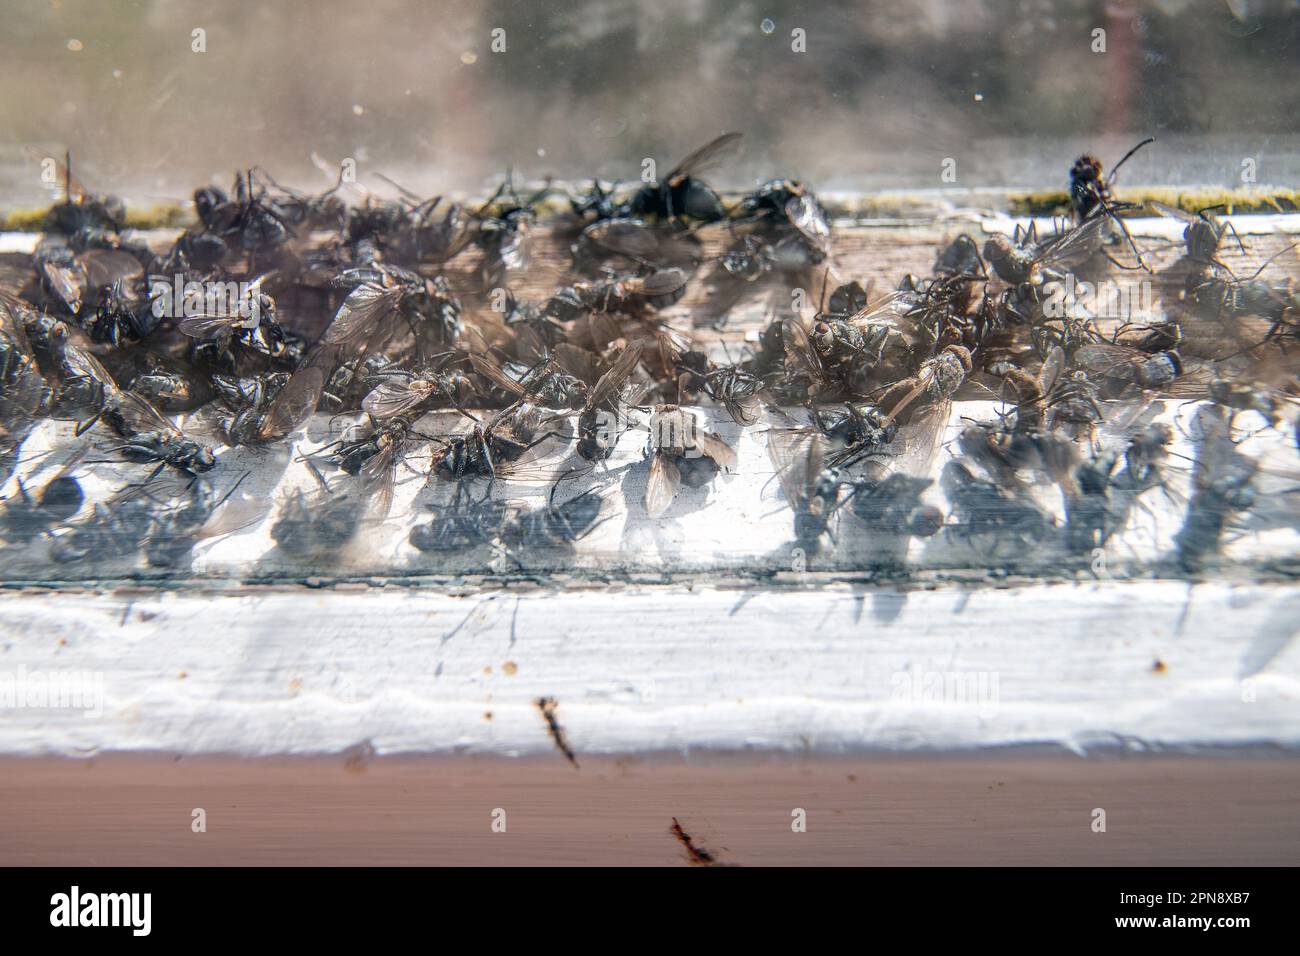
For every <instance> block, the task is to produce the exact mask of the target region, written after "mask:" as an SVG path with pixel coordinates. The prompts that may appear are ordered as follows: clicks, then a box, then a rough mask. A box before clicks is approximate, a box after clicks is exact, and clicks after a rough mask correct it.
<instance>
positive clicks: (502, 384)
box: [469, 355, 528, 398]
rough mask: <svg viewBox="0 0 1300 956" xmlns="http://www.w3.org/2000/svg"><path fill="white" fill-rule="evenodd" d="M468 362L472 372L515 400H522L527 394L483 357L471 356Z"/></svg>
mask: <svg viewBox="0 0 1300 956" xmlns="http://www.w3.org/2000/svg"><path fill="white" fill-rule="evenodd" d="M469 362H470V364H471V365H473V366H474V371H476V372H478V373H479V374H480V375H482V376H483V377H484V378H485V379H487V380H488V381H489V382H491V383H492V384H493V385H495V386H497V388H500V389H501V390H502V391H504V392H506V393H507V394H509V395H513V396H515V397H516V398H523V397H524V396H525V395H527V394H528V390H527V389H526V388H524V387H523V386H522V385H520V384H519V383H518V382H517V381H515V380H514V379H513V378H511V377H510V376H509V375H507V374H506V372H505V369H503V368H502V367H501V366H500V365H498V364H497V363H496V362H494V361H492V360H491V359H489V358H488V357H487V356H484V355H471V356H470V357H469Z"/></svg>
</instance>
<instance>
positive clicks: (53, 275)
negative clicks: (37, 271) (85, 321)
mask: <svg viewBox="0 0 1300 956" xmlns="http://www.w3.org/2000/svg"><path fill="white" fill-rule="evenodd" d="M41 273H42V274H43V275H44V276H45V281H46V282H47V283H48V284H49V286H50V288H51V289H52V290H54V294H55V295H57V296H58V297H59V298H60V299H61V300H62V301H63V304H64V305H66V306H67V307H68V311H69V312H71V313H72V314H73V315H76V314H77V313H79V312H80V311H81V295H82V291H83V286H84V285H85V281H86V277H85V275H83V274H82V272H81V270H80V269H78V268H74V267H73V266H61V265H59V264H57V263H54V262H43V263H41Z"/></svg>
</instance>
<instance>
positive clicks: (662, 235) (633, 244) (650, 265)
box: [572, 216, 699, 277]
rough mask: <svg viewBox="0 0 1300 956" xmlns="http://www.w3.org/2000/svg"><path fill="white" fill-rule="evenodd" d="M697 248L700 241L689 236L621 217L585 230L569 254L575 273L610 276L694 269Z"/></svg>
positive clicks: (605, 220)
mask: <svg viewBox="0 0 1300 956" xmlns="http://www.w3.org/2000/svg"><path fill="white" fill-rule="evenodd" d="M698 246H699V240H698V239H696V238H695V237H694V236H693V235H691V234H689V233H686V232H664V231H662V230H656V229H655V228H654V227H652V226H650V225H649V224H647V223H646V222H644V221H643V220H640V219H632V218H628V217H622V216H620V217H618V218H614V219H603V220H600V221H599V222H593V223H592V224H591V225H589V226H587V227H586V228H584V229H583V230H582V232H581V233H580V234H579V236H578V239H577V241H576V242H574V244H573V249H572V252H573V262H574V265H575V267H576V268H577V269H578V271H580V272H583V273H585V274H586V275H589V276H596V277H610V276H618V275H626V274H628V273H634V272H638V271H648V270H655V269H664V268H670V267H679V268H682V269H686V270H690V269H693V268H694V267H695V264H696V261H697V250H698Z"/></svg>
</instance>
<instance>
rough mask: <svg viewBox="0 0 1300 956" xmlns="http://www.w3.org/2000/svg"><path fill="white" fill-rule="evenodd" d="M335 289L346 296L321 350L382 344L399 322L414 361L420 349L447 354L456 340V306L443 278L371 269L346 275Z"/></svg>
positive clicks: (380, 266)
mask: <svg viewBox="0 0 1300 956" xmlns="http://www.w3.org/2000/svg"><path fill="white" fill-rule="evenodd" d="M334 285H335V286H336V287H337V288H340V289H348V290H350V291H349V292H348V296H347V298H346V299H344V300H343V304H342V305H341V306H340V307H339V310H338V312H337V313H335V315H334V320H333V321H332V322H330V324H329V326H328V327H327V328H326V329H325V332H324V333H323V334H322V335H321V340H320V341H321V344H322V345H325V346H335V347H338V348H341V349H345V350H355V349H357V348H360V347H362V346H363V345H365V344H366V343H367V342H370V341H372V340H375V339H378V340H381V341H382V340H384V339H386V338H388V337H391V336H392V334H393V332H394V331H395V330H394V329H393V328H391V327H390V326H391V323H392V322H394V321H395V320H400V322H403V323H405V324H406V326H407V327H408V328H409V329H410V331H411V334H412V335H413V336H414V337H415V343H416V352H417V358H419V357H421V348H422V346H425V345H430V344H431V345H433V346H435V347H436V348H445V347H447V346H450V345H452V344H454V343H455V342H456V340H457V338H459V336H460V331H461V321H460V311H461V309H460V302H459V301H457V299H456V297H455V296H454V295H452V293H451V289H450V287H449V286H448V285H447V283H446V280H445V279H443V278H442V277H441V276H437V277H435V278H433V279H428V278H425V277H424V276H422V275H419V274H418V273H415V272H410V271H408V270H406V269H402V268H399V267H398V266H393V265H387V264H384V263H380V262H377V263H374V264H373V265H370V266H363V267H360V268H356V269H348V270H345V271H344V272H343V273H342V274H340V275H339V276H338V278H337V279H336V280H335V282H334Z"/></svg>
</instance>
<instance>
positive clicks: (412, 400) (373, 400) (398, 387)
mask: <svg viewBox="0 0 1300 956" xmlns="http://www.w3.org/2000/svg"><path fill="white" fill-rule="evenodd" d="M431 392H432V388H431V387H430V386H429V384H428V383H427V382H420V381H414V382H409V381H396V380H390V381H386V382H380V383H379V384H378V385H376V386H375V387H374V388H373V389H372V390H371V392H370V394H368V395H367V396H366V397H365V398H364V399H362V401H361V410H362V411H363V412H365V413H366V414H368V415H369V416H370V417H371V418H374V419H378V420H380V421H382V420H383V419H386V418H392V417H394V416H396V415H401V414H404V413H406V412H409V411H411V410H412V409H413V408H416V407H418V406H419V405H420V404H421V403H423V402H424V401H425V400H426V399H427V398H428V397H429V395H430V394H431Z"/></svg>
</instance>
